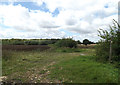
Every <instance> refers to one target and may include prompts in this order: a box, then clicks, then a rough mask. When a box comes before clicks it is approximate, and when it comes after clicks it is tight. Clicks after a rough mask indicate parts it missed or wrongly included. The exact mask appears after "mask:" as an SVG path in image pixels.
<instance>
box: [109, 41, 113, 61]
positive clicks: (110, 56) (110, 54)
mask: <svg viewBox="0 0 120 85" xmlns="http://www.w3.org/2000/svg"><path fill="white" fill-rule="evenodd" d="M111 59H112V40H110V53H109V62H112V61H111Z"/></svg>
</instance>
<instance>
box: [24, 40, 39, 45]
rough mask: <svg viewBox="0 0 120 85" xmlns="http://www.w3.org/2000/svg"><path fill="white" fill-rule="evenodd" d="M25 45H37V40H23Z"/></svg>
mask: <svg viewBox="0 0 120 85" xmlns="http://www.w3.org/2000/svg"><path fill="white" fill-rule="evenodd" d="M25 44H26V45H39V42H38V41H25Z"/></svg>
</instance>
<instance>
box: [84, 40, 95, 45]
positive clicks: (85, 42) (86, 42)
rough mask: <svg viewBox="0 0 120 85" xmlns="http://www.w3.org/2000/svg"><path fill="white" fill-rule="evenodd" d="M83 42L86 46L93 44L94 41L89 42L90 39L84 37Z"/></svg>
mask: <svg viewBox="0 0 120 85" xmlns="http://www.w3.org/2000/svg"><path fill="white" fill-rule="evenodd" d="M83 44H84V45H86V46H87V45H88V44H94V42H91V41H90V40H88V39H84V40H83Z"/></svg>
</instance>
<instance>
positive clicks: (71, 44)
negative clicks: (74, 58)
mask: <svg viewBox="0 0 120 85" xmlns="http://www.w3.org/2000/svg"><path fill="white" fill-rule="evenodd" d="M56 46H58V47H70V48H73V47H75V48H76V47H77V42H76V41H75V40H72V39H71V38H68V39H61V40H59V41H58V42H57V43H56Z"/></svg>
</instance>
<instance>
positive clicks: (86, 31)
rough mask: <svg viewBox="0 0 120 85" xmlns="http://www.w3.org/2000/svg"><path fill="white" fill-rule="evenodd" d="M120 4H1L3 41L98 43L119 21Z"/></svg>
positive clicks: (64, 0)
mask: <svg viewBox="0 0 120 85" xmlns="http://www.w3.org/2000/svg"><path fill="white" fill-rule="evenodd" d="M118 1H119V0H29V1H28V0H0V38H1V39H6V38H7V39H10V38H20V39H24V38H25V39H33V38H34V39H41V38H42V39H46V38H69V37H70V38H73V39H74V40H80V41H82V40H84V39H89V40H91V41H94V42H97V41H98V40H99V39H100V38H99V37H98V29H100V28H102V29H106V30H109V25H112V20H113V19H115V20H116V21H118Z"/></svg>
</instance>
